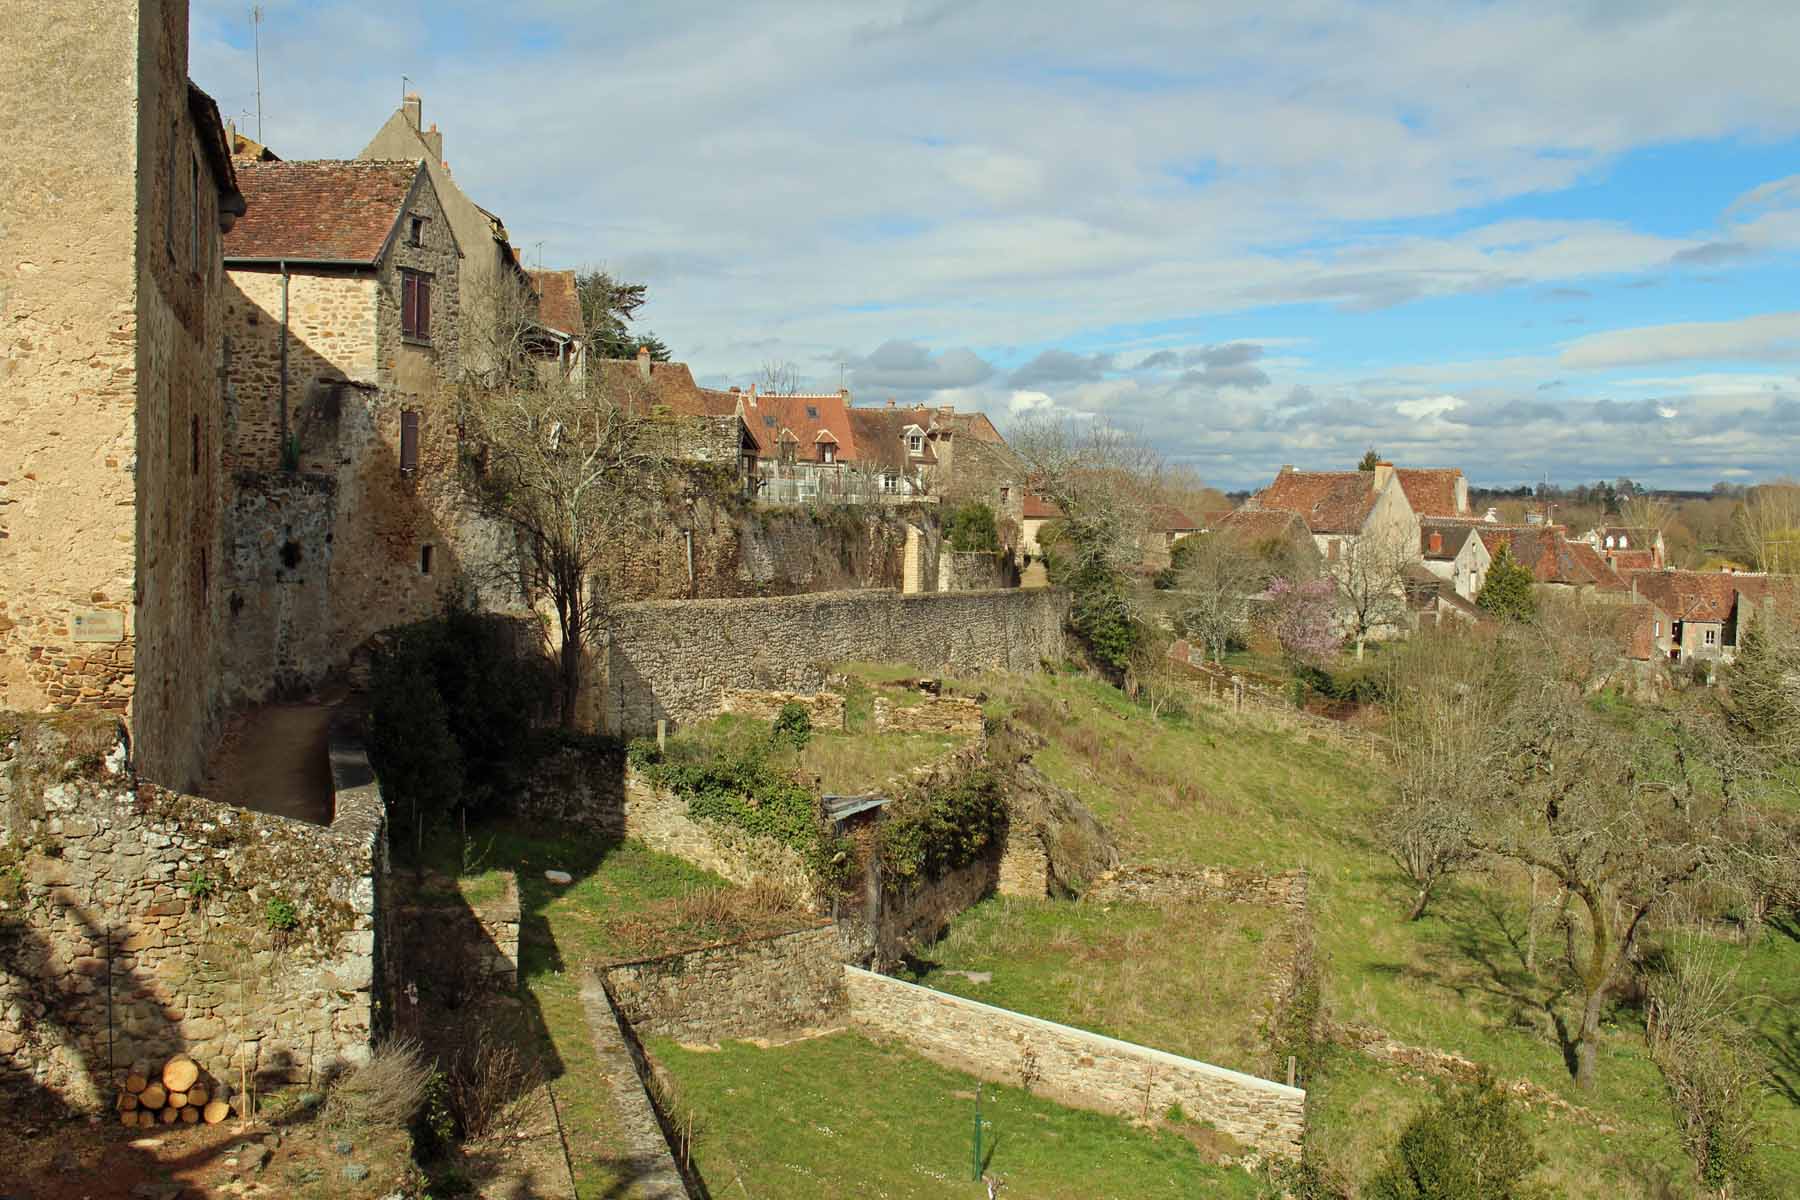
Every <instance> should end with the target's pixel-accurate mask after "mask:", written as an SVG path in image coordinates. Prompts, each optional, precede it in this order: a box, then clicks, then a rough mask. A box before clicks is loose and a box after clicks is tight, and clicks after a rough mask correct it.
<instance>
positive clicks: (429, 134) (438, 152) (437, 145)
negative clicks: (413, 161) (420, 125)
mask: <svg viewBox="0 0 1800 1200" xmlns="http://www.w3.org/2000/svg"><path fill="white" fill-rule="evenodd" d="M419 137H420V138H421V139H422V140H423V141H424V143H425V148H426V149H427V150H429V151H431V157H432V158H433V159H434V160H435V161H437V162H440V163H441V162H443V161H444V135H443V134H441V133H439V132H438V127H437V122H436V121H433V122H432V123H431V128H430V129H427V130H426V131H425V132H423V133H421V134H420V135H419Z"/></svg>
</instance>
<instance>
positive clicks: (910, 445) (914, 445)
mask: <svg viewBox="0 0 1800 1200" xmlns="http://www.w3.org/2000/svg"><path fill="white" fill-rule="evenodd" d="M906 449H907V452H908V453H910V454H923V453H925V435H924V434H922V433H909V434H907V435H906Z"/></svg>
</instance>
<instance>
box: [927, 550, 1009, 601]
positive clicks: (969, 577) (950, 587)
mask: <svg viewBox="0 0 1800 1200" xmlns="http://www.w3.org/2000/svg"><path fill="white" fill-rule="evenodd" d="M1018 585H1019V580H1018V575H1017V574H1016V573H1015V572H1013V571H1010V570H1008V569H1007V564H1006V563H1005V562H1004V561H1003V560H1002V559H1001V558H1000V556H999V555H997V554H994V553H992V552H990V551H987V550H945V551H943V552H942V553H941V554H939V555H938V574H937V590H938V591H940V592H980V591H989V590H992V589H994V588H1005V587H1017V586H1018Z"/></svg>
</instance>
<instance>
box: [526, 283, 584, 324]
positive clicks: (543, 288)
mask: <svg viewBox="0 0 1800 1200" xmlns="http://www.w3.org/2000/svg"><path fill="white" fill-rule="evenodd" d="M529 274H530V275H531V286H532V287H533V288H535V289H536V290H537V294H538V321H539V322H540V323H541V324H544V325H547V326H549V327H550V328H551V329H554V330H556V331H557V332H558V333H566V334H569V335H570V336H575V335H578V334H580V333H581V297H580V295H579V294H578V293H577V292H576V290H575V272H573V271H531V272H529Z"/></svg>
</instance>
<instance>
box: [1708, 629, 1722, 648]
mask: <svg viewBox="0 0 1800 1200" xmlns="http://www.w3.org/2000/svg"><path fill="white" fill-rule="evenodd" d="M1706 644H1707V645H1709V646H1716V645H1718V644H1719V631H1718V630H1716V629H1709V630H1707V631H1706Z"/></svg>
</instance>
